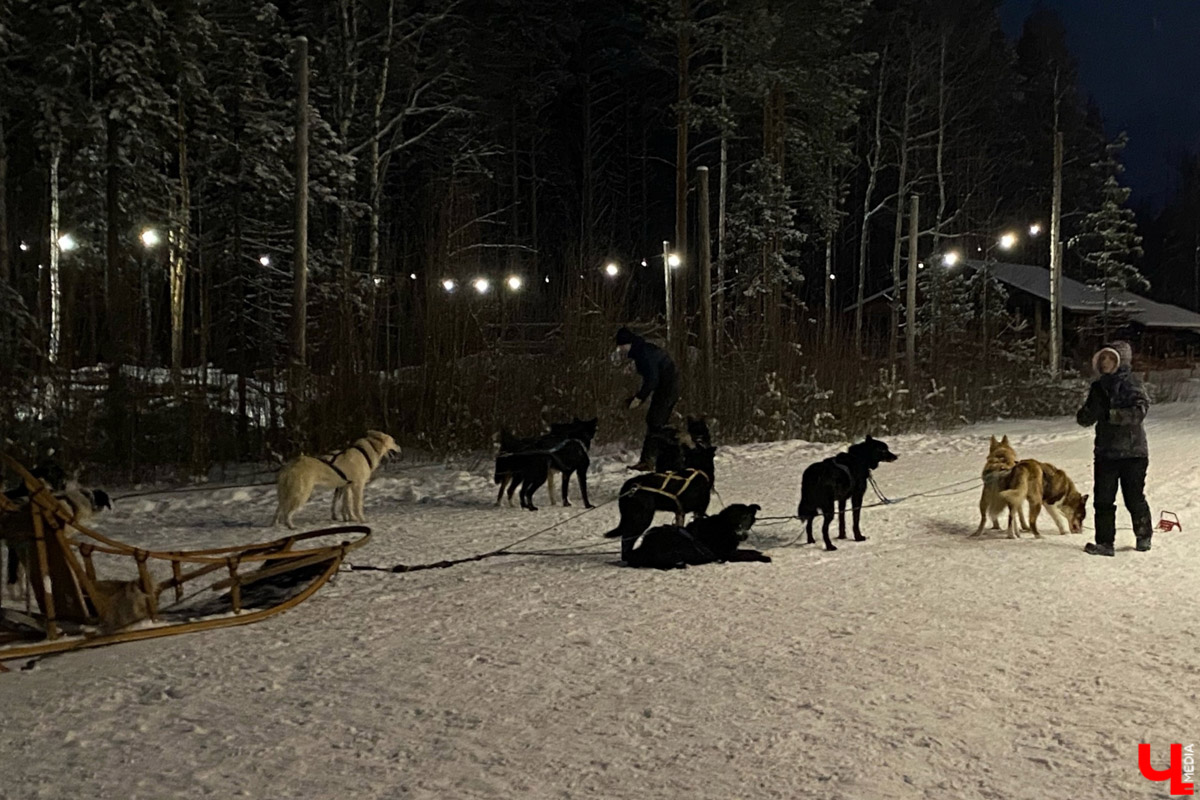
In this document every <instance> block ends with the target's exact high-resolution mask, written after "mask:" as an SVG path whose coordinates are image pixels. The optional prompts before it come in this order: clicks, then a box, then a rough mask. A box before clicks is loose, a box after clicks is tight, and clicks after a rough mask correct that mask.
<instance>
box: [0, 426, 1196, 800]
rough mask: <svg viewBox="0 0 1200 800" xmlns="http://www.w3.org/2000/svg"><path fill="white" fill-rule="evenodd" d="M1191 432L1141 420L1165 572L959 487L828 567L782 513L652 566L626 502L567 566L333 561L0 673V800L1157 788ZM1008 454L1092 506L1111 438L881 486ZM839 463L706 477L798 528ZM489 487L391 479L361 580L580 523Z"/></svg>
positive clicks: (243, 496) (1125, 538)
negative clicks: (252, 613) (277, 588)
mask: <svg viewBox="0 0 1200 800" xmlns="http://www.w3.org/2000/svg"><path fill="white" fill-rule="evenodd" d="M1198 422H1200V405H1195V404H1176V405H1171V406H1161V407H1158V408H1155V409H1153V411H1152V414H1151V417H1150V420H1149V422H1148V425H1147V427H1148V432H1149V436H1150V442H1151V449H1152V454H1153V457H1152V460H1151V468H1150V478H1149V497H1150V502H1151V506H1152V508H1153V509H1154V511H1155V514H1156V515H1157V513H1158V511H1159V510H1160V509H1162V508H1168V509H1171V510H1173V511H1176V512H1178V513H1179V515H1180V517H1181V519H1183V521H1184V525H1185V526H1187V532H1184V533H1166V534H1158V535H1157V536H1156V538H1155V544H1154V550H1153V551H1152V552H1151V553H1148V554H1142V553H1135V552H1134V551H1133V547H1132V545H1133V537H1132V534H1131V533H1130V532H1129V531H1128V530H1123V531H1121V532H1120V533H1119V534H1118V539H1117V546H1118V553H1117V558H1115V559H1102V558H1092V557H1087V556H1084V555H1083V553H1082V552H1081V549H1082V546H1083V543H1084V541H1085V539H1086V538H1088V535H1090V534H1089V532H1085V536H1078V535H1077V536H1063V537H1060V536H1058V535H1057V533H1054V532H1053V531H1054V528H1053V525H1052V524H1051V523H1050V522H1049V520H1045V518H1043V519H1044V524H1043V530H1046V531H1049V533H1047V534H1046V536H1045V538H1043V539H1042V540H1040V541H1036V540H1033V539H1031V538H1029V537H1028V536H1026V537H1025V538H1022V539H1021V540H1019V541H1009V540H1006V539H1003V538H999V537H998V536H996V535H991V536H988V537H986V538H983V539H968V538H967V534H968V533H970V532H971V531H972V530H973V529H974V526H975V523H976V520H977V516H976V515H977V510H976V509H977V506H976V502H977V499H978V495H977V493H976V490H974V489H971V490H969V491H966V492H964V493H957V494H948V493H947V494H942V495H941V496H934V497H927V498H921V499H916V498H913V499H909V500H907V501H904V502H901V503H899V504H897V505H894V506H890V507H882V508H874V509H871V510H868V511H866V512H865V513H864V531H865V532H866V534H867V535H868V537H870V538H869V541H867V542H864V543H861V544H856V543H853V542H848V543H845V544H844V545H843V546H842V548H841V549H840V550H839V551H838V552H836V553H826V552H824V551H823V550H821V549H819V545H817V546H805V545H801V544H799V543H794V544H792V543H791V542H793V540H794V539H795V537H796V535H797V534H798V533H799V531H800V527H799V525H798V524H797V523H795V522H785V523H783V524H780V525H775V526H762V527H760V528H759V529H758V530H757V535H756V541H755V542H752V544H755V543H756V544H757V546H759V547H760V548H762V549H768V550H769V551H770V554H771V555H772V556H773V558H774V563H772V564H732V565H710V566H705V567H698V568H692V569H689V570H686V571H681V572H672V573H660V572H655V571H638V570H629V569H623V568H619V567H618V566H616V555H615V545H614V543H613V542H611V541H608V540H604V539H602V538H601V533H602V532H603V531H605V530H607V529H609V528H611V527H613V525H614V524H615V521H616V507H615V504H609V505H605V506H603V507H601V508H600V509H598V510H596V511H594V512H591V513H589V514H587V515H584V516H581V517H579V518H576V519H572V520H571V521H569V522H566V523H565V524H564V525H562V526H561V527H560V528H558V529H556V530H554V531H551V532H549V533H547V534H545V535H543V536H540V537H538V538H536V539H534V540H533V541H532V542H530V543H529V545H528V546H529V547H537V548H553V547H566V546H572V545H596V547H595V548H594V549H592V550H586V551H583V552H582V553H581V554H578V555H571V556H566V557H555V558H550V557H545V556H537V557H535V556H523V557H515V558H498V559H491V560H488V561H483V562H479V563H473V564H466V565H463V566H458V567H455V568H452V569H447V570H432V571H425V572H417V573H411V574H406V575H395V574H390V573H378V572H344V573H343V574H341V575H340V576H339V577H338V579H337V581H336V582H335V583H334V584H332V585H330V586H327V587H326V588H324V589H322V590H321V591H320V592H319V593H318V594H317V595H316V596H315V597H314V598H313V599H311V600H309V601H308V602H307V603H305V604H303V605H301V606H300V607H299V608H297V609H296V610H294V611H291V612H288V613H285V614H283V615H281V616H278V617H275V618H273V619H271V620H268V621H266V622H264V623H260V624H258V625H252V626H248V627H245V628H234V629H227V630H222V631H216V632H210V633H201V634H193V635H189V636H181V637H175V638H169V639H163V640H160V641H153V642H142V643H135V644H126V645H119V646H115V647H110V648H106V649H101V650H95V651H84V652H79V653H73V654H69V655H64V656H60V657H53V658H48V659H45V660H42V661H40V662H38V663H37V664H36V665H35V666H34V667H33V668H32V669H30V670H28V671H14V672H13V673H11V674H8V675H4V676H0V707H2V708H3V719H4V724H3V725H2V726H0V770H2V773H0V786H2V787H3V788H2V789H0V795H2V796H3V797H5V798H14V799H15V798H64V797H80V798H83V797H87V798H93V797H95V798H99V797H105V798H109V797H111V798H175V797H179V798H197V797H222V798H223V797H234V796H245V797H255V798H334V797H354V798H356V800H363V799H365V798H527V797H528V798H580V797H593V798H638V799H639V800H642V799H643V798H665V797H671V798H721V799H722V800H727V799H728V798H768V797H770V798H789V799H790V798H822V800H832V799H835V798H889V799H891V798H921V797H924V798H1004V799H1005V800H1010V799H1011V798H1083V797H1088V798H1106V799H1107V798H1136V797H1165V796H1166V794H1167V791H1166V787H1165V785H1164V784H1152V783H1150V782H1149V781H1147V780H1145V779H1144V778H1142V777H1141V776H1140V774H1139V772H1138V768H1137V744H1138V743H1139V742H1151V743H1152V744H1153V745H1154V748H1155V763H1156V766H1158V767H1164V766H1165V760H1166V748H1167V745H1168V744H1170V743H1171V742H1182V743H1184V744H1188V743H1189V742H1197V740H1200V721H1197V719H1196V716H1195V710H1196V709H1197V708H1200V704H1198V703H1197V686H1200V666H1198V665H1200V655H1198V653H1200V638H1198V636H1197V631H1200V625H1197V624H1196V618H1195V614H1196V602H1195V600H1196V597H1197V593H1196V575H1197V572H1198V567H1200V546H1198V545H1197V543H1196V542H1197V539H1196V537H1197V536H1198V535H1200V534H1198V533H1197V532H1196V530H1197V528H1200V501H1197V499H1196V498H1197V492H1198V491H1200V476H1198V474H1197V472H1196V463H1197V462H1196V455H1197V452H1198V450H1200V432H1198V431H1200V428H1197V423H1198ZM991 433H996V434H1002V433H1007V434H1009V436H1010V437H1011V438H1012V440H1013V443H1014V445H1015V446H1016V448H1017V451H1018V453H1019V454H1020V455H1021V456H1028V457H1036V458H1041V459H1044V460H1049V461H1053V462H1054V463H1056V464H1058V465H1059V466H1061V467H1063V468H1065V469H1066V470H1067V471H1068V472H1069V473H1070V474H1071V475H1072V476H1074V477H1075V478H1076V480H1077V481H1078V482H1079V483H1080V484H1081V488H1082V489H1083V490H1084V491H1087V490H1088V488H1089V487H1090V483H1091V481H1090V461H1091V443H1090V434H1089V432H1087V431H1083V430H1082V429H1079V428H1077V427H1076V426H1075V425H1074V422H1073V421H1072V420H1067V419H1061V420H1051V421H1005V422H996V423H994V424H991V425H984V426H977V427H973V428H970V429H966V430H962V431H957V432H954V433H950V434H944V435H930V436H900V437H895V438H893V439H890V440H889V441H890V444H891V446H892V449H893V450H894V451H895V452H897V453H899V454H900V456H901V458H900V460H899V461H898V462H896V463H895V464H885V465H883V466H882V467H881V468H880V469H879V470H878V471H877V473H876V475H877V478H878V480H879V484H880V486H881V488H882V489H883V490H884V491H885V492H886V493H887V494H889V495H892V496H893V497H902V496H906V495H911V494H913V493H916V492H922V491H926V490H930V489H936V488H938V487H943V486H947V485H949V484H953V483H955V482H956V481H961V480H963V479H964V478H970V477H972V476H974V475H977V474H978V471H979V469H980V467H981V465H982V461H983V454H984V451H985V450H986V444H987V436H988V435H989V434H991ZM602 438H603V432H601V439H602ZM835 449H836V448H832V447H827V446H823V445H811V444H807V443H801V442H786V443H779V444H763V445H750V446H744V447H736V448H729V449H728V450H727V451H725V452H724V453H723V454H722V455H721V457H720V458H719V460H718V464H717V488H718V489H719V491H720V493H721V496H722V499H723V500H724V502H726V503H732V502H756V503H759V504H760V505H762V507H763V511H762V514H763V515H776V514H788V513H791V512H792V511H794V509H795V505H796V499H797V487H798V485H799V476H800V473H801V471H802V469H803V467H804V466H805V465H806V464H807V463H809V462H810V461H812V460H814V459H817V458H820V457H824V456H826V455H828V454H831V453H832V452H834V450H835ZM616 455H617V454H612V453H610V455H609V456H607V457H602V458H600V459H599V463H597V464H595V465H593V480H592V499H593V502H597V503H599V502H602V501H604V500H609V499H611V498H612V497H614V496H615V494H616V492H617V489H618V487H619V485H620V483H621V481H622V480H623V479H624V478H626V477H627V473H626V472H625V471H624V470H623V468H622V467H621V465H620V463H618V458H617V457H616ZM626 459H627V460H628V456H626ZM486 471H487V466H484V467H482V468H481V469H480V470H479V471H478V473H477V474H470V473H466V472H456V471H450V470H445V469H442V470H438V469H435V468H427V469H421V470H415V471H408V472H393V473H391V474H390V475H389V476H386V477H383V478H380V479H379V480H377V481H376V482H375V483H374V484H372V486H371V487H369V489H368V491H367V510H368V515H369V517H370V522H371V524H372V526H373V528H374V530H375V538H374V539H373V541H372V543H371V544H370V545H369V546H368V547H367V548H366V549H365V550H362V551H359V552H358V553H356V554H355V556H354V558H353V561H354V562H355V563H359V564H377V565H384V566H390V565H392V564H396V563H408V564H413V563H420V562H424V561H430V560H439V559H443V558H452V557H458V556H464V555H470V554H472V553H478V552H483V551H487V550H492V549H495V548H497V547H499V546H501V545H504V544H507V543H509V542H511V541H513V540H515V539H518V538H519V537H521V536H522V535H524V534H527V533H531V532H533V531H536V530H538V529H540V528H543V527H545V526H547V525H550V524H551V523H553V522H557V521H560V520H566V519H568V517H570V516H572V515H573V514H575V513H578V512H579V511H581V510H582V509H581V508H580V507H579V506H578V505H577V506H576V507H575V508H573V509H567V510H564V509H561V508H553V509H551V508H550V507H548V506H545V504H544V502H543V504H542V505H543V510H542V511H539V512H538V513H537V514H530V513H528V512H522V511H520V510H517V509H507V508H505V509H494V508H492V507H491V503H492V500H493V498H494V491H493V488H492V486H491V483H490V481H489V480H488V479H487V476H485V475H484V473H485V472H486ZM114 494H118V495H119V494H120V492H114ZM573 495H574V490H573ZM273 497H274V493H273V491H271V490H266V489H243V490H220V491H212V492H200V493H192V494H177V495H163V496H158V497H150V498H141V499H130V500H127V501H126V502H118V505H117V509H116V511H115V513H113V514H112V515H111V516H108V517H106V518H104V519H103V521H102V524H101V525H100V526H98V527H101V528H102V529H103V530H105V531H107V532H110V533H115V534H117V535H118V536H119V537H120V538H124V539H126V540H128V541H131V542H138V543H143V544H145V545H150V546H156V545H162V544H165V543H173V544H176V545H178V544H187V545H194V546H201V545H211V544H216V543H221V542H247V541H252V540H256V539H262V538H264V537H267V536H270V534H271V532H269V531H264V530H262V529H261V528H259V527H257V526H259V525H261V524H262V523H264V522H265V521H266V520H268V519H269V518H270V516H271V512H272V510H273V503H274V500H273ZM543 499H544V493H543V494H541V495H539V500H543ZM716 505H719V504H714V506H716ZM326 511H327V505H326V498H325V497H322V498H321V499H320V502H318V501H315V500H314V501H313V502H312V503H311V504H310V505H309V506H308V507H307V508H306V509H305V511H304V512H302V514H301V516H300V519H301V520H302V522H303V523H304V524H306V525H308V526H311V527H317V526H319V525H321V524H323V523H324V519H325V513H326ZM1089 517H1090V512H1089ZM1118 519H1119V520H1120V522H1119V524H1125V525H1127V524H1128V522H1127V517H1126V516H1125V514H1124V512H1123V511H1122V512H1120V515H1119V518H1118ZM664 521H665V517H664ZM1089 521H1090V519H1089ZM1198 743H1200V742H1198Z"/></svg>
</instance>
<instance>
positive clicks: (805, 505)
mask: <svg viewBox="0 0 1200 800" xmlns="http://www.w3.org/2000/svg"><path fill="white" fill-rule="evenodd" d="M811 469H812V468H811V467H810V468H809V469H806V470H805V471H804V476H803V477H802V478H801V479H800V503H799V504H798V505H797V506H796V517H797V518H798V519H800V520H802V521H803V522H808V521H809V520H810V519H815V518H817V517H818V516H820V514H821V512H820V510H819V509H818V508H817V507H816V506H815V505H813V503H812V497H813V495H814V494H816V487H815V486H813V484H814V483H816V481H817V475H816V473H814V472H812V471H811Z"/></svg>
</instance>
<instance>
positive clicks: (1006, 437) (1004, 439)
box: [1000, 433, 1009, 447]
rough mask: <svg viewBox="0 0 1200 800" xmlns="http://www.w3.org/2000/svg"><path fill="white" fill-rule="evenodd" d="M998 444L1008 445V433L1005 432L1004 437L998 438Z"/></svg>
mask: <svg viewBox="0 0 1200 800" xmlns="http://www.w3.org/2000/svg"><path fill="white" fill-rule="evenodd" d="M1000 444H1002V445H1004V446H1005V447H1008V446H1009V444H1008V434H1007V433H1006V434H1004V438H1003V439H1001V440H1000Z"/></svg>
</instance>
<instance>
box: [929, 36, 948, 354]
mask: <svg viewBox="0 0 1200 800" xmlns="http://www.w3.org/2000/svg"><path fill="white" fill-rule="evenodd" d="M947 47H948V40H947V34H943V35H942V40H941V46H940V48H939V51H938V106H937V114H938V123H937V144H936V145H935V148H934V149H935V156H934V160H935V162H936V163H935V171H936V172H937V185H938V207H937V216H936V217H935V219H934V221H933V250H931V251H930V252H931V254H932V256H931V258H932V259H933V260H934V262H935V263H934V264H933V265H932V269H933V272H932V273H931V274H932V275H933V280H932V281H930V283H931V288H932V293H933V313H932V314H931V317H932V319H931V321H930V325H929V337H928V345H927V346H928V347H929V369H930V372H932V374H933V375H934V376H935V378H936V377H937V376H938V374H939V372H938V329H939V327H940V326H941V322H942V321H941V320H940V319H939V318H938V313H939V312H940V310H941V307H940V303H939V298H940V296H941V290H942V277H941V269H940V264H939V263H936V262H938V261H939V260H940V259H941V257H942V254H941V249H942V225H943V224H944V222H945V220H946V166H945V153H946V114H947V111H948V107H947V102H948V98H947V93H946V50H947Z"/></svg>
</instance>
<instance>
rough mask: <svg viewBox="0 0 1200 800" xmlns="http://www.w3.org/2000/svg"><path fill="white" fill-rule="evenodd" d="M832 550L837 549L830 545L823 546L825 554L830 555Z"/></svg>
mask: <svg viewBox="0 0 1200 800" xmlns="http://www.w3.org/2000/svg"><path fill="white" fill-rule="evenodd" d="M834 550H837V548H836V547H834V546H833V545H831V544H827V545H825V552H827V553H832V552H833V551H834Z"/></svg>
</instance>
